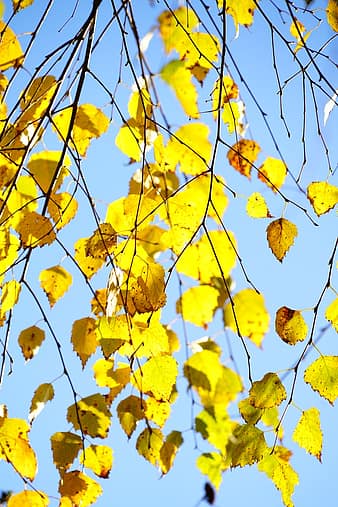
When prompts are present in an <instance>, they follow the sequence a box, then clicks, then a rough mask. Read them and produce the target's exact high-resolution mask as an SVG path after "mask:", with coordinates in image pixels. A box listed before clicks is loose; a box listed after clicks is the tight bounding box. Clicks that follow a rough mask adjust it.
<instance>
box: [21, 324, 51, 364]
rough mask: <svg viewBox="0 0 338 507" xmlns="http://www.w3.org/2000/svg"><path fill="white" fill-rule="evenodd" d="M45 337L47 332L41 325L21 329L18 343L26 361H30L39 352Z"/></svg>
mask: <svg viewBox="0 0 338 507" xmlns="http://www.w3.org/2000/svg"><path fill="white" fill-rule="evenodd" d="M44 339H45V332H44V331H43V330H42V329H40V328H39V327H36V326H31V327H28V328H26V329H24V330H23V331H21V333H20V335H19V338H18V343H19V345H20V347H21V351H22V355H23V357H24V358H25V360H26V361H29V360H30V359H32V358H33V357H34V356H35V355H36V354H37V352H38V350H39V348H40V346H41V344H42V342H43V341H44Z"/></svg>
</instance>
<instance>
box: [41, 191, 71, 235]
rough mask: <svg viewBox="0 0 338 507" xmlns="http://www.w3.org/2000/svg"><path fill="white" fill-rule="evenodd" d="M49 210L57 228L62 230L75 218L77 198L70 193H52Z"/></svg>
mask: <svg viewBox="0 0 338 507" xmlns="http://www.w3.org/2000/svg"><path fill="white" fill-rule="evenodd" d="M47 209H48V213H49V214H50V216H51V218H52V220H53V222H54V224H55V228H56V229H57V230H60V229H62V227H64V226H65V225H67V224H68V223H69V222H70V221H71V220H72V219H73V218H74V217H75V215H76V213H77V209H78V203H77V200H76V199H75V197H74V196H73V195H71V194H70V193H68V192H60V193H58V194H54V193H52V195H51V196H50V199H49V200H48V208H47Z"/></svg>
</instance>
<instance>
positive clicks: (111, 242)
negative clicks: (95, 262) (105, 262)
mask: <svg viewBox="0 0 338 507" xmlns="http://www.w3.org/2000/svg"><path fill="white" fill-rule="evenodd" d="M116 243H117V238H116V233H115V231H114V229H113V227H112V226H111V224H105V223H103V224H100V226H99V227H98V228H97V229H96V230H95V231H94V233H93V234H92V235H91V236H90V238H89V239H88V243H87V252H86V253H87V255H91V256H92V257H95V258H96V257H98V258H102V259H106V257H107V255H109V254H111V253H112V251H113V247H115V246H116Z"/></svg>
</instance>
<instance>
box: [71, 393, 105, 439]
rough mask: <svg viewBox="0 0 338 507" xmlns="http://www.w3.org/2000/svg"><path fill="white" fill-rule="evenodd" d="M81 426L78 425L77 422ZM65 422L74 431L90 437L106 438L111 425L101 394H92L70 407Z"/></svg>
mask: <svg viewBox="0 0 338 507" xmlns="http://www.w3.org/2000/svg"><path fill="white" fill-rule="evenodd" d="M78 419H80V423H81V426H80V424H79V420H78ZM67 421H68V422H70V423H71V424H72V425H73V426H74V428H75V429H76V430H80V429H81V430H82V431H83V433H84V434H85V435H90V436H91V437H93V438H95V437H99V438H106V436H107V434H108V430H109V427H110V423H111V413H110V411H109V409H108V408H107V404H106V400H105V397H104V396H103V395H102V394H92V395H91V396H87V397H86V398H82V399H81V400H79V401H78V402H77V407H76V406H75V404H74V405H71V406H70V407H68V410H67Z"/></svg>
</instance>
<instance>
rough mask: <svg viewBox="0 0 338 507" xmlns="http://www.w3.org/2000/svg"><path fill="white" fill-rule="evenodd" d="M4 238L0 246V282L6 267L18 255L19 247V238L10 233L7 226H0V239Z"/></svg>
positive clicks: (6, 269) (12, 262)
mask: <svg viewBox="0 0 338 507" xmlns="http://www.w3.org/2000/svg"><path fill="white" fill-rule="evenodd" d="M2 239H3V240H4V242H3V243H2V245H1V247H0V283H2V281H3V279H4V277H5V274H6V272H7V271H8V268H10V267H11V266H13V264H14V262H15V260H16V259H17V257H18V251H19V248H20V241H19V239H18V238H17V237H16V236H14V234H10V233H9V231H8V229H7V228H3V229H2V228H1V227H0V241H1V240H2Z"/></svg>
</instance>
